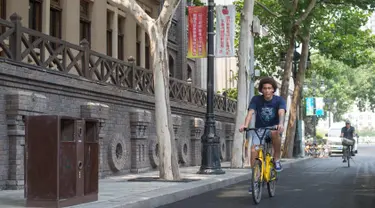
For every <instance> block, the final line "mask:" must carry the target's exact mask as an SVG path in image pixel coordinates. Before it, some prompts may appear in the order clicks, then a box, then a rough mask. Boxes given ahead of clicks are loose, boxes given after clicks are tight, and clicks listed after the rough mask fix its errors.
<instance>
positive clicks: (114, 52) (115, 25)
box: [112, 8, 119, 58]
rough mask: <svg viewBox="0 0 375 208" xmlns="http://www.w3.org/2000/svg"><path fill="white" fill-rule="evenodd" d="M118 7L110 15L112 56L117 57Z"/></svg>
mask: <svg viewBox="0 0 375 208" xmlns="http://www.w3.org/2000/svg"><path fill="white" fill-rule="evenodd" d="M118 29H119V28H118V9H117V8H115V10H114V11H113V15H112V57H113V58H117V57H118Z"/></svg>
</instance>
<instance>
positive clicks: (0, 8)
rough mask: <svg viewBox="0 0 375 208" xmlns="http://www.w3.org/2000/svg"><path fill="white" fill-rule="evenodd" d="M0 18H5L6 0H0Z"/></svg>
mask: <svg viewBox="0 0 375 208" xmlns="http://www.w3.org/2000/svg"><path fill="white" fill-rule="evenodd" d="M0 18H1V19H4V20H5V19H6V18H7V14H6V0H0Z"/></svg>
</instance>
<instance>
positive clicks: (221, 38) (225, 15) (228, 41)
mask: <svg viewBox="0 0 375 208" xmlns="http://www.w3.org/2000/svg"><path fill="white" fill-rule="evenodd" d="M235 19H236V7H235V6H234V5H228V6H222V5H220V6H217V7H216V43H215V46H216V53H215V56H216V57H234V56H235V50H234V38H235Z"/></svg>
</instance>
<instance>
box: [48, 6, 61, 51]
mask: <svg viewBox="0 0 375 208" xmlns="http://www.w3.org/2000/svg"><path fill="white" fill-rule="evenodd" d="M61 11H62V9H61V7H60V1H59V0H52V1H51V8H50V22H49V33H50V35H51V36H53V37H56V38H59V39H61ZM52 48H54V49H56V48H57V44H56V43H54V44H52Z"/></svg>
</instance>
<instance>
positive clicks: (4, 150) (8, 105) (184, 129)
mask: <svg viewBox="0 0 375 208" xmlns="http://www.w3.org/2000/svg"><path fill="white" fill-rule="evenodd" d="M0 85H1V88H0V110H1V111H2V113H1V114H0V132H1V136H0V158H1V160H0V189H20V188H23V184H24V142H25V124H24V118H25V116H28V115H40V114H45V115H64V116H72V117H80V118H95V119H98V120H99V121H100V126H101V128H100V140H99V141H100V156H99V159H100V168H99V169H100V177H105V176H109V175H113V174H123V173H127V172H134V173H137V172H142V171H147V170H150V169H152V168H156V167H157V165H158V155H157V149H158V144H157V139H156V135H155V126H154V124H155V117H154V99H153V97H152V96H149V95H144V94H140V93H135V92H132V91H127V90H124V89H119V88H117V87H115V86H111V85H106V84H102V83H97V82H94V81H90V80H87V79H85V78H82V77H78V76H73V75H69V74H63V73H60V72H57V71H54V70H46V69H42V68H38V67H34V66H30V65H26V64H22V63H17V64H16V63H14V62H11V61H7V60H3V59H0ZM171 107H172V113H173V122H174V129H175V134H176V135H177V136H176V140H177V142H176V146H177V150H178V157H179V161H180V163H181V165H185V166H189V165H199V164H200V162H201V161H200V151H201V145H200V137H201V135H202V134H203V129H204V120H203V119H204V115H205V114H204V113H205V108H201V107H197V106H192V105H190V104H187V103H184V102H175V101H171ZM216 119H217V133H218V135H219V136H220V138H221V145H222V158H223V160H228V159H229V158H230V146H231V143H232V138H233V131H234V128H233V124H232V123H233V122H234V115H233V114H231V113H226V112H216ZM44 148H48V147H44Z"/></svg>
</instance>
